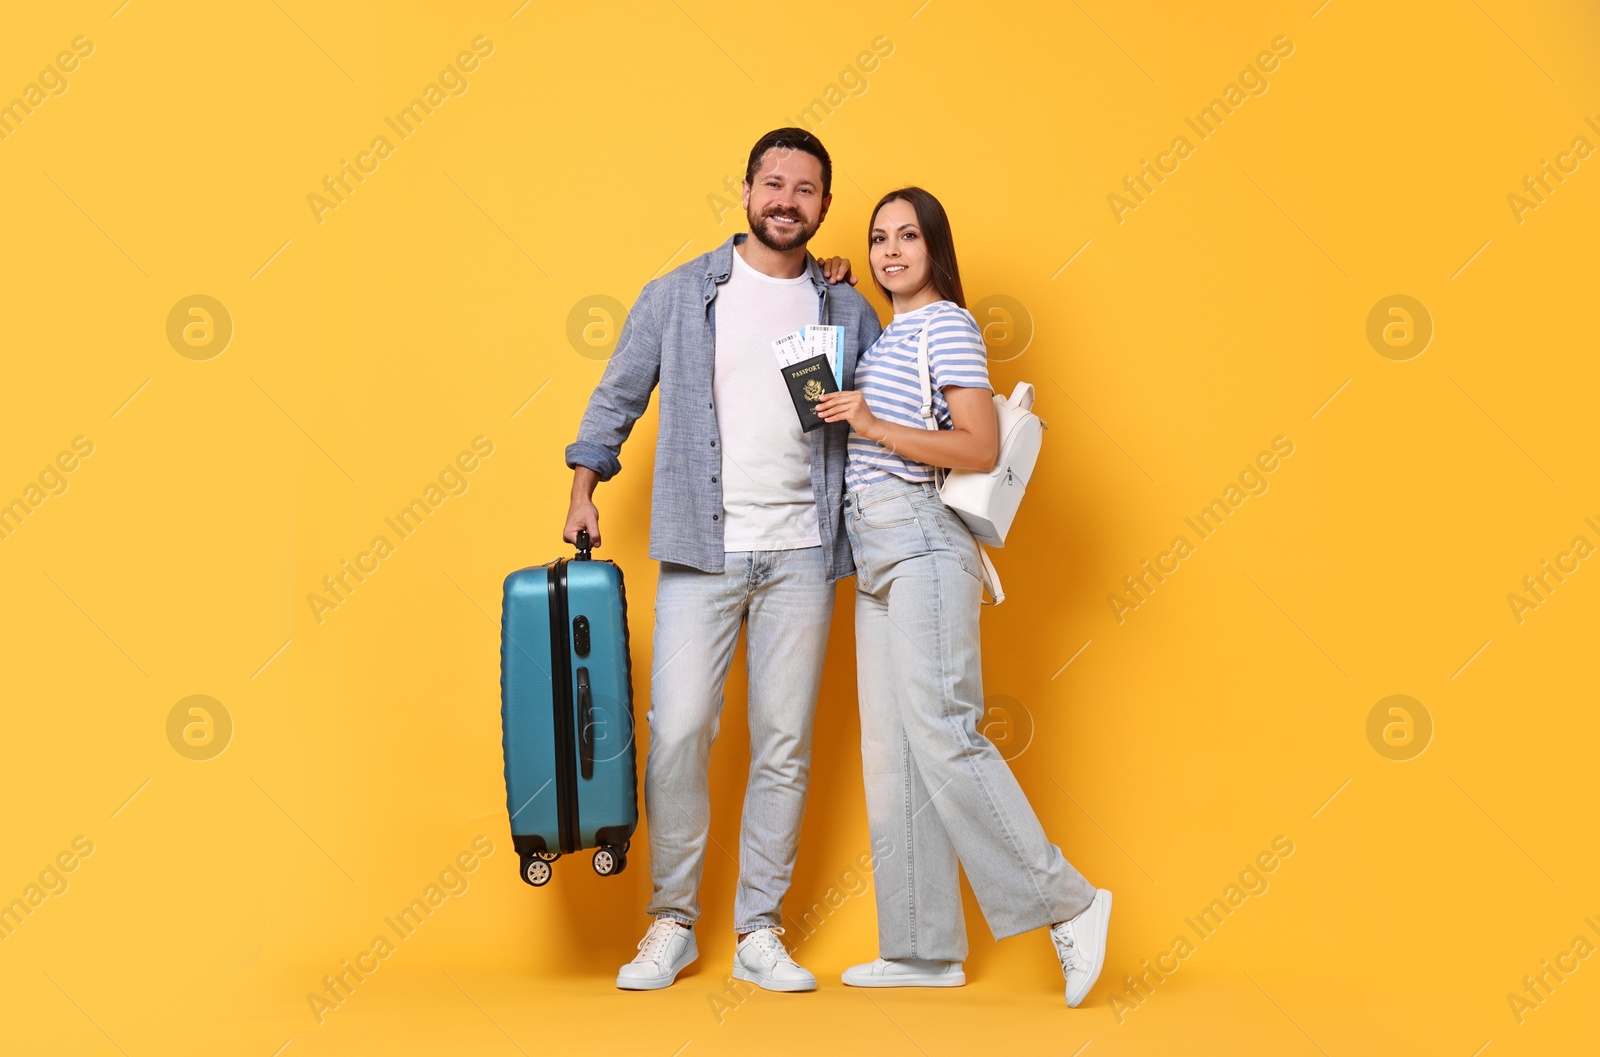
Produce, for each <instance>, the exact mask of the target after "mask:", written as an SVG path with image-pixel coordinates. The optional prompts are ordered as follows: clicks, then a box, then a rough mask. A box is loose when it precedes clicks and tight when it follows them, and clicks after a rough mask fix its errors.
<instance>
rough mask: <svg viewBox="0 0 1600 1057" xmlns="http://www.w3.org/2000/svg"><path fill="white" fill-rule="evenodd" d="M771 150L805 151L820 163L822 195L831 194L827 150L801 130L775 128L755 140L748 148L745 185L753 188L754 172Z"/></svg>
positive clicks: (831, 180) (831, 167) (830, 166)
mask: <svg viewBox="0 0 1600 1057" xmlns="http://www.w3.org/2000/svg"><path fill="white" fill-rule="evenodd" d="M773 148H777V149H779V150H791V151H793V150H799V151H805V152H806V153H807V154H809V155H811V156H812V157H813V158H815V159H817V161H819V162H821V163H822V193H823V194H824V195H828V194H832V193H833V161H832V159H830V158H829V157H828V150H827V148H826V147H824V146H823V145H822V141H821V140H820V139H818V138H817V137H815V136H813V135H812V134H811V133H809V132H807V131H806V130H805V129H803V128H775V129H773V130H772V131H771V132H769V133H767V134H766V135H765V136H762V137H761V138H760V139H758V140H756V145H755V146H754V147H751V148H750V161H749V162H748V163H747V164H746V165H745V167H744V182H745V183H747V184H749V185H751V186H752V187H754V186H755V182H756V170H757V169H759V168H760V167H761V159H762V158H764V157H766V154H767V151H769V150H772V149H773Z"/></svg>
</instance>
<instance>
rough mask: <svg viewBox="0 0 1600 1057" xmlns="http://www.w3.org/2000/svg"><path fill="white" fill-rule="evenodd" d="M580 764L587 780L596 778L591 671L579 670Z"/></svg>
mask: <svg viewBox="0 0 1600 1057" xmlns="http://www.w3.org/2000/svg"><path fill="white" fill-rule="evenodd" d="M578 764H579V766H580V767H581V768H582V773H583V777H584V778H585V779H589V778H593V777H594V694H593V692H592V691H591V690H590V689H589V669H587V668H579V669H578Z"/></svg>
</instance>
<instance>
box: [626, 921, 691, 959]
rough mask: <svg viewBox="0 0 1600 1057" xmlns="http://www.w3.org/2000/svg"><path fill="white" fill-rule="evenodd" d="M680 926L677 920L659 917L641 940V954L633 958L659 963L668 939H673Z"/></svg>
mask: <svg viewBox="0 0 1600 1057" xmlns="http://www.w3.org/2000/svg"><path fill="white" fill-rule="evenodd" d="M679 928H680V926H679V925H678V924H677V922H674V921H669V920H668V919H666V918H658V919H657V920H656V923H655V924H653V925H651V926H650V931H649V932H646V933H645V934H644V939H642V940H640V941H639V955H638V956H637V957H636V958H634V959H633V960H634V961H636V962H656V963H659V962H660V961H661V955H662V953H663V952H665V951H666V949H667V943H668V941H670V940H671V939H672V937H673V935H674V934H676V933H677V931H678V929H679Z"/></svg>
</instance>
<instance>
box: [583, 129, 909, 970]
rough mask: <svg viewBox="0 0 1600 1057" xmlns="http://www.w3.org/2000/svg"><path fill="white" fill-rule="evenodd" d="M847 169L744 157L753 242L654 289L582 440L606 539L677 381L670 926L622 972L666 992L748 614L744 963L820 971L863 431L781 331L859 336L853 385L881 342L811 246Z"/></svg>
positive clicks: (665, 606)
mask: <svg viewBox="0 0 1600 1057" xmlns="http://www.w3.org/2000/svg"><path fill="white" fill-rule="evenodd" d="M832 179H833V166H832V162H831V161H830V160H829V158H828V152H827V151H826V150H825V149H823V146H822V144H821V143H820V142H819V141H818V140H817V138H816V137H815V136H813V135H812V134H811V133H809V132H807V131H805V130H803V129H798V128H782V129H777V130H774V131H772V132H769V133H767V134H766V135H765V136H763V137H761V139H760V140H758V141H757V142H756V144H755V147H754V148H753V149H752V150H751V151H750V158H749V162H748V164H747V166H746V168H745V179H744V185H743V201H744V207H745V211H746V214H747V216H748V218H749V222H750V235H753V236H754V238H750V237H747V236H746V235H745V234H744V233H742V232H741V233H740V234H737V235H734V236H733V237H732V238H730V239H729V240H728V241H727V242H724V243H723V244H722V245H721V246H719V247H718V248H717V249H715V250H712V251H711V252H710V253H706V254H703V255H701V256H699V257H697V258H695V259H694V260H692V261H689V262H688V263H687V264H684V265H681V266H680V267H678V268H675V269H674V270H673V271H671V272H669V273H668V274H667V275H665V276H663V277H661V278H660V279H657V280H655V281H654V282H651V283H649V284H647V285H646V286H645V288H644V290H643V291H641V292H640V294H639V299H638V301H637V302H635V303H634V306H633V310H632V311H631V312H630V313H629V315H628V319H627V322H626V323H625V324H624V326H623V329H622V335H621V338H620V340H619V342H618V345H617V351H616V353H615V355H613V356H612V358H611V361H610V362H609V363H608V364H607V365H606V370H605V374H604V375H603V376H602V377H601V379H600V384H599V386H598V387H597V388H596V389H595V391H594V395H593V396H592V397H591V398H590V400H589V406H588V409H587V411H585V413H584V416H583V421H582V423H581V424H580V426H579V427H578V439H577V441H576V442H575V443H573V444H572V445H570V446H568V448H567V451H566V460H567V465H568V466H570V467H572V469H573V480H572V500H571V505H570V507H569V510H568V513H567V523H566V528H565V538H566V539H567V540H568V541H569V542H570V541H573V540H575V539H576V538H577V533H578V531H579V530H580V529H587V530H588V533H589V538H590V539H591V541H593V543H594V544H595V545H596V546H598V545H599V543H600V524H599V514H598V512H597V511H596V509H595V505H594V501H593V494H594V488H595V485H596V484H597V483H598V482H600V481H605V480H609V479H610V478H611V477H613V476H614V475H615V474H616V473H617V471H618V470H619V469H620V468H621V465H620V463H619V462H618V453H619V451H620V450H621V447H622V443H623V441H624V440H626V439H627V437H628V434H629V433H630V432H631V431H632V429H633V424H634V422H635V421H637V419H638V418H639V416H640V415H641V414H643V412H644V410H645V407H646V406H647V405H648V404H649V401H650V393H651V391H652V390H653V389H654V388H655V387H656V386H657V385H658V384H659V385H660V388H661V399H660V423H661V424H660V433H659V436H658V437H657V440H656V464H655V482H654V487H653V490H652V500H651V519H650V556H651V557H652V558H655V559H657V560H658V561H659V562H660V563H661V569H660V574H659V580H658V583H657V588H656V612H655V637H654V664H653V667H652V670H651V673H650V688H651V702H650V711H649V717H648V718H649V724H650V749H649V754H648V756H647V758H646V763H645V778H644V788H645V811H646V813H647V815H648V817H649V823H650V869H651V873H652V875H653V878H654V883H655V887H654V896H653V898H652V899H651V902H650V906H649V908H648V913H650V914H651V915H652V916H653V917H654V918H655V922H654V923H653V924H652V925H651V926H650V929H649V931H648V932H647V933H645V937H644V939H643V940H641V941H640V943H639V954H638V956H637V957H635V958H634V959H633V961H631V962H629V963H628V964H627V965H624V966H623V967H622V968H621V970H620V971H619V972H618V973H617V986H618V987H620V988H624V989H627V990H654V989H657V988H662V987H667V986H670V985H671V984H672V982H673V981H674V980H675V979H676V978H677V975H678V973H679V971H680V970H682V969H683V968H684V967H685V966H686V965H688V964H689V963H690V962H692V961H694V960H695V958H696V957H697V956H698V949H697V948H696V946H695V940H694V933H693V926H694V924H695V922H696V921H698V920H699V917H700V905H699V888H700V876H701V871H702V869H703V867H704V865H705V854H706V843H707V840H708V838H709V836H710V812H711V805H710V796H709V790H708V786H707V769H708V765H709V762H710V756H711V743H712V741H714V740H715V739H716V736H717V725H718V719H719V715H720V712H721V709H722V698H723V684H724V682H725V680H726V677H727V673H728V667H729V665H730V664H731V663H732V660H733V651H734V645H735V642H736V641H737V639H738V637H739V629H740V626H741V625H744V626H745V637H746V666H747V668H748V670H749V702H748V710H749V723H750V777H749V783H748V785H747V787H746V790H745V801H744V820H743V825H742V829H741V833H740V838H739V843H740V854H739V888H738V894H737V895H736V897H735V900H734V931H735V932H736V933H738V934H739V942H738V946H737V948H736V951H735V954H734V963H733V975H734V976H735V977H736V978H738V979H741V980H748V981H750V982H752V983H755V984H757V985H759V986H761V987H764V988H766V989H768V990H772V991H810V990H814V989H815V988H816V986H817V983H816V978H815V977H814V976H813V975H812V974H811V973H810V972H809V971H807V970H806V969H804V968H802V967H800V966H799V965H796V964H795V962H794V959H793V958H792V957H791V956H790V954H789V951H788V950H787V949H786V948H785V947H784V944H783V941H782V940H781V939H779V938H778V936H779V933H781V932H782V931H783V929H782V928H781V927H780V923H781V921H782V919H783V917H782V903H783V897H784V895H785V894H786V893H787V892H788V889H789V881H790V877H791V875H792V874H793V871H794V861H795V849H796V845H797V844H798V841H799V837H800V821H801V815H802V813H803V811H804V809H805V798H806V784H807V780H808V778H809V775H810V767H811V728H812V717H813V715H814V713H815V711H816V703H817V691H818V688H819V687H820V685H821V681H822V661H823V654H824V652H825V650H826V647H827V641H828V625H829V622H830V620H831V618H832V614H833V595H834V586H833V585H834V581H836V580H838V579H841V578H843V577H847V576H850V575H852V574H853V572H854V567H853V565H852V562H851V554H850V545H849V542H848V540H847V539H846V536H845V532H844V525H843V519H842V512H841V503H842V499H843V493H844V467H845V444H846V440H847V437H848V427H846V426H844V425H843V424H836V425H826V426H823V427H821V428H819V429H816V430H814V431H812V432H811V433H809V434H808V433H803V432H801V429H800V420H799V416H798V415H797V414H796V412H795V408H794V405H793V403H792V402H791V400H790V397H789V393H788V389H787V387H786V384H785V382H784V378H783V375H782V373H781V371H780V369H779V363H778V360H777V358H776V356H775V355H774V354H773V351H772V347H771V342H772V341H773V339H775V338H778V337H781V336H783V335H784V334H788V333H790V332H791V331H794V330H797V329H799V328H800V327H803V326H807V325H811V324H823V325H833V326H839V327H842V328H844V350H843V354H842V359H843V363H842V364H840V365H839V366H840V368H841V375H842V380H841V382H840V387H841V388H844V389H849V388H850V387H851V386H852V384H853V381H854V377H855V367H856V359H857V357H858V356H859V355H860V354H861V353H862V352H864V351H865V350H866V349H867V348H869V347H870V346H871V345H872V343H873V341H875V340H876V339H877V337H878V333H879V331H880V329H881V328H880V326H879V323H878V319H877V316H876V314H875V313H874V312H873V310H872V308H871V306H870V305H868V304H867V301H866V299H865V298H863V297H862V296H861V295H860V294H859V293H857V292H856V291H855V290H853V289H852V288H851V287H850V286H848V285H842V286H838V287H836V288H830V285H829V275H830V274H833V273H836V272H837V271H838V270H839V269H838V267H837V264H836V263H835V262H832V261H830V268H829V273H828V274H825V273H824V270H823V268H822V266H821V265H819V264H818V263H817V261H816V260H815V259H814V258H812V257H811V256H810V254H809V253H807V251H806V244H807V242H809V241H810V239H811V237H812V236H813V235H815V234H816V232H817V229H818V228H819V227H820V226H821V224H822V221H823V219H824V218H825V217H826V216H827V215H828V206H829V204H830V202H831V201H832V196H831V194H830V191H831V188H832Z"/></svg>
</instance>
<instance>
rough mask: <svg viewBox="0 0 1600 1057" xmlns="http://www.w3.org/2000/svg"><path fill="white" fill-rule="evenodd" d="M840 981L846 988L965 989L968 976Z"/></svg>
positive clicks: (945, 974)
mask: <svg viewBox="0 0 1600 1057" xmlns="http://www.w3.org/2000/svg"><path fill="white" fill-rule="evenodd" d="M839 979H840V980H841V981H842V982H843V983H844V985H845V986H846V987H965V986H966V983H967V974H966V973H965V972H961V973H938V974H930V975H928V976H893V977H882V976H879V977H873V978H872V979H870V980H867V981H861V982H857V981H855V980H845V979H844V977H840V978H839Z"/></svg>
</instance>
